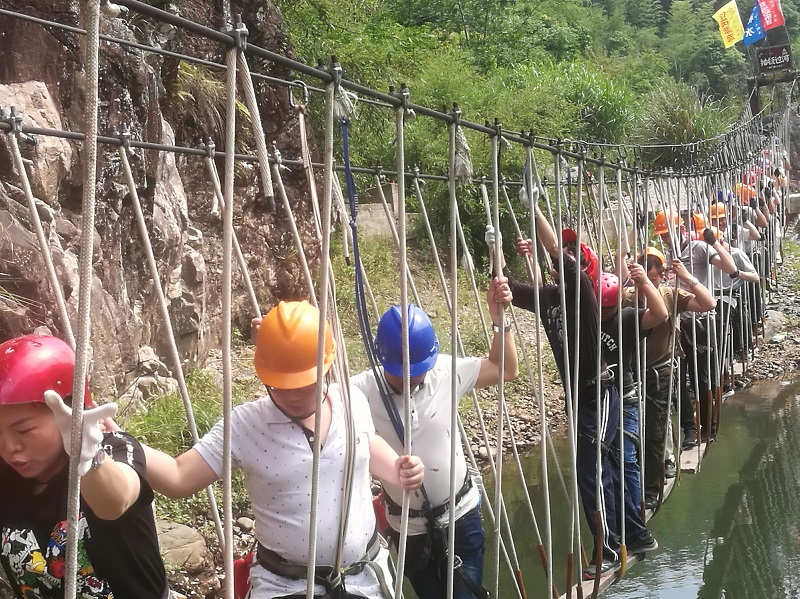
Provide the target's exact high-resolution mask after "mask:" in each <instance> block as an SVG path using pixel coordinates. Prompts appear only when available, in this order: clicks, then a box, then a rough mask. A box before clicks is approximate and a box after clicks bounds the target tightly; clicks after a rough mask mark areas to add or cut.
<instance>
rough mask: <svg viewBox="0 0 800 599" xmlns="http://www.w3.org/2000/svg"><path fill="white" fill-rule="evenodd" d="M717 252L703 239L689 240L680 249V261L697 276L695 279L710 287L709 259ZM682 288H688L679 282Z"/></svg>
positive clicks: (717, 253)
mask: <svg viewBox="0 0 800 599" xmlns="http://www.w3.org/2000/svg"><path fill="white" fill-rule="evenodd" d="M718 255H719V252H717V250H716V249H714V248H713V247H711V246H710V245H708V244H707V243H706V242H705V241H697V240H691V241H690V242H689V243H688V244H687V245H686V247H685V248H683V249H682V250H681V261H682V262H683V264H684V266H686V269H687V270H688V271H689V272H690V273H692V276H694V277H697V280H698V281H700V283H701V284H702V285H703V287H705V288H706V289H711V288H712V285H711V279H710V276H711V260H712V259H713V258H714V256H718ZM681 286H682V287H683V288H684V289H687V290H689V291H691V289H689V287H688V286H687V285H686V284H683V283H682V284H681Z"/></svg>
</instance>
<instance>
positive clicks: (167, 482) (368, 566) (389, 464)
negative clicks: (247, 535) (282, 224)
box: [146, 301, 423, 599]
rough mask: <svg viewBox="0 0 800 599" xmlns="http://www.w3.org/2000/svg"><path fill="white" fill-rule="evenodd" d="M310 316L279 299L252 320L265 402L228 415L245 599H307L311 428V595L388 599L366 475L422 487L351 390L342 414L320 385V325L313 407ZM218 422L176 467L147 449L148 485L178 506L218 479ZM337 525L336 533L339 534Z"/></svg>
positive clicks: (417, 472) (314, 324) (327, 362)
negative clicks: (249, 562) (246, 501)
mask: <svg viewBox="0 0 800 599" xmlns="http://www.w3.org/2000/svg"><path fill="white" fill-rule="evenodd" d="M319 318H320V314H319V310H318V309H317V308H316V307H314V306H312V305H310V304H309V303H308V302H306V301H303V302H280V303H279V304H278V305H277V306H276V307H274V308H273V309H272V310H270V311H269V313H268V314H267V315H266V316H265V317H264V318H263V320H262V319H258V318H257V319H254V321H253V325H254V328H257V329H258V330H257V333H256V337H255V343H256V352H255V358H254V365H255V370H256V373H257V374H258V377H259V379H261V382H262V383H264V386H265V387H266V393H265V394H264V395H263V396H262V397H261V398H259V399H257V400H255V401H251V402H248V403H245V404H242V405H240V406H236V407H235V408H234V409H233V412H232V413H231V416H230V420H231V432H232V435H231V436H232V439H231V460H232V463H233V467H234V468H237V469H240V470H241V471H242V473H243V474H244V482H245V486H246V487H247V492H248V495H249V496H250V502H251V504H252V507H253V514H254V516H255V521H256V526H255V535H256V538H257V539H258V551H257V560H256V561H255V563H254V564H253V568H252V569H251V571H250V582H251V585H252V587H251V588H252V590H251V592H250V594H249V595H248V597H250V598H251V599H268V598H270V599H271V598H277V597H281V598H283V597H305V596H306V581H305V576H306V568H307V564H308V532H309V523H310V520H309V518H310V516H311V509H312V505H311V485H312V479H313V477H312V466H313V450H312V448H313V444H314V430H315V425H316V421H317V420H318V419H319V421H320V423H319V424H320V431H321V433H320V439H319V441H320V456H319V457H320V468H321V474H320V477H319V481H318V484H319V487H318V488H319V504H318V506H317V507H318V511H317V521H318V528H317V543H316V545H317V555H316V563H317V564H318V565H317V567H316V582H317V585H316V596H320V597H322V596H323V595H324V596H325V597H328V596H331V597H339V598H341V599H345V598H348V597H371V598H375V599H379V598H386V599H388V598H389V597H391V594H392V590H393V580H392V573H391V571H390V570H389V569H388V568H387V563H388V559H389V553H388V550H387V549H386V548H385V547H384V546H383V545H382V544H381V543H380V539H379V537H378V535H377V532H376V527H375V512H374V511H373V508H372V492H371V488H370V478H369V477H370V474H372V475H374V476H376V477H377V478H380V479H382V480H388V481H391V482H392V483H393V484H396V485H399V486H401V487H402V488H404V489H409V490H413V489H416V488H419V486H420V484H421V483H422V475H423V466H422V463H421V462H420V460H419V458H417V457H414V456H402V457H398V455H397V453H395V452H394V451H393V450H392V449H391V448H390V447H389V446H388V445H387V444H386V441H384V440H383V439H382V438H381V437H379V436H378V435H376V434H375V426H374V425H373V423H372V418H371V416H370V411H369V405H368V404H367V400H366V398H365V397H364V396H363V394H361V393H360V392H359V391H358V390H357V389H355V388H353V387H351V388H350V389H349V394H350V409H349V412H348V410H347V406H346V404H345V402H344V400H343V393H344V391H343V390H342V389H341V388H340V386H339V385H338V384H337V383H331V382H330V381H329V378H328V373H329V370H330V368H331V365H332V364H333V361H334V357H335V354H336V351H335V346H334V342H333V336H332V334H331V330H330V326H329V325H327V323H326V334H325V341H324V347H323V354H324V359H323V369H324V381H325V382H324V383H323V384H324V389H323V401H322V408H321V411H320V412H319V413H318V412H317V348H318V334H319V325H320V322H319ZM222 425H223V423H222V422H218V423H217V424H216V425H215V426H214V427H213V428H212V429H211V430H210V431H209V432H208V434H206V435H205V436H204V437H203V438H202V439H201V440H200V441H199V442H198V443H197V444H196V445H195V446H194V447H193V448H192V449H190V450H189V451H187V452H185V453H184V454H182V455H180V456H178V458H173V457H171V456H168V455H167V454H165V453H162V452H160V451H156V450H154V449H152V448H149V447H148V448H146V450H147V475H148V479H149V480H150V482H151V483H152V485H153V488H154V489H155V490H157V491H159V492H161V493H164V494H165V495H167V496H168V497H172V498H181V497H187V496H189V495H191V494H193V493H196V492H197V491H199V490H201V489H203V488H205V487H207V486H208V485H210V484H211V483H212V482H214V481H215V480H217V479H219V478H220V477H221V476H222V461H223V455H224V449H223V429H222ZM350 433H352V436H351V434H350ZM348 456H351V458H352V461H351V460H350V459H348ZM347 472H352V476H348V475H347V474H346V473H347ZM342 518H347V520H346V523H347V528H346V529H345V534H344V536H343V537H340V534H339V529H340V523H341V522H342ZM337 556H340V557H341V568H339V569H336V568H335V567H334V566H335V565H336V559H337ZM379 572H380V573H382V574H378V573H379ZM345 589H346V590H345Z"/></svg>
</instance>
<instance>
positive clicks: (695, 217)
mask: <svg viewBox="0 0 800 599" xmlns="http://www.w3.org/2000/svg"><path fill="white" fill-rule="evenodd" d="M692 226H693V227H694V231H695V232H696V233H697V234H698V235H700V234H701V233H702V232H703V231H704V230H705V228H706V227H707V226H708V221H706V217H705V216H703V215H702V214H700V213H699V212H695V213H694V214H692Z"/></svg>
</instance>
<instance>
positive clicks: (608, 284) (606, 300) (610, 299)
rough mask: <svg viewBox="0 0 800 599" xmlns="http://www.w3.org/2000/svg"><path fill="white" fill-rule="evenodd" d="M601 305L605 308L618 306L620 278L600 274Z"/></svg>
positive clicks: (608, 273)
mask: <svg viewBox="0 0 800 599" xmlns="http://www.w3.org/2000/svg"><path fill="white" fill-rule="evenodd" d="M600 292H601V293H602V297H601V298H600V305H601V306H602V307H603V308H611V307H612V306H616V305H617V303H618V301H619V277H617V275H615V274H613V273H610V272H601V273H600Z"/></svg>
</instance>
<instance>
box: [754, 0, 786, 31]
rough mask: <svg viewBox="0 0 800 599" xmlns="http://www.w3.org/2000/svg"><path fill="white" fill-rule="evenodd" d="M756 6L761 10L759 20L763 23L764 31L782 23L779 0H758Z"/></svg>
mask: <svg viewBox="0 0 800 599" xmlns="http://www.w3.org/2000/svg"><path fill="white" fill-rule="evenodd" d="M758 7H759V9H760V10H761V22H762V23H763V24H764V31H767V30H769V29H774V28H775V27H780V26H781V25H783V12H781V3H780V0H758Z"/></svg>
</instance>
